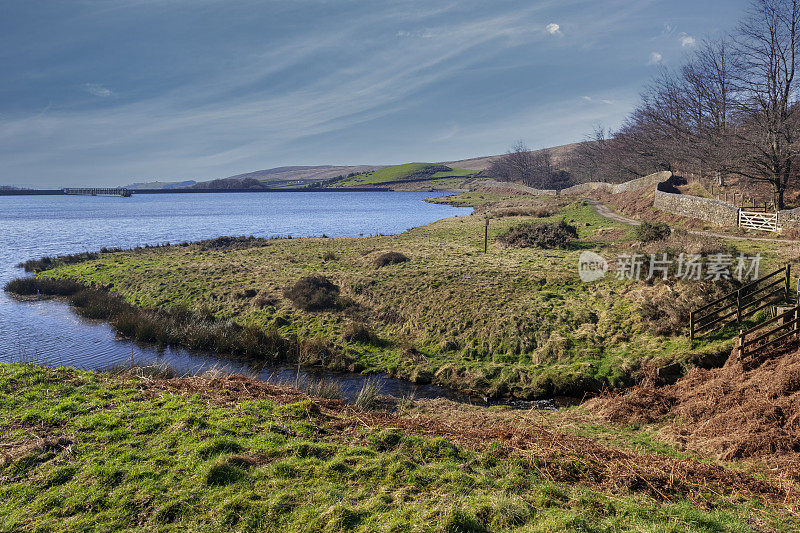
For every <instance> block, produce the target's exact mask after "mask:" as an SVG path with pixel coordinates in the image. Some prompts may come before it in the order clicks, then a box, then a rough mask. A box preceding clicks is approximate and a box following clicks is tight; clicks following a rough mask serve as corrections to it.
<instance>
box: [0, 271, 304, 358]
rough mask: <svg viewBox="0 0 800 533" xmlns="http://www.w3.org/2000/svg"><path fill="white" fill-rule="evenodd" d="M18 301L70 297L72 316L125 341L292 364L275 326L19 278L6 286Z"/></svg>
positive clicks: (289, 346) (291, 346)
mask: <svg viewBox="0 0 800 533" xmlns="http://www.w3.org/2000/svg"><path fill="white" fill-rule="evenodd" d="M5 290H6V292H9V293H12V294H17V295H22V296H38V297H48V296H62V297H68V301H69V303H70V305H71V306H72V307H73V308H74V309H75V311H76V312H77V313H78V314H79V315H81V316H83V317H85V318H91V319H100V320H108V321H109V322H110V323H111V325H112V326H113V327H114V329H115V331H116V332H117V333H118V334H119V335H120V336H121V337H124V338H128V339H133V340H136V341H139V342H146V343H155V344H159V345H164V346H169V345H172V346H184V347H187V348H191V349H197V350H207V351H211V352H214V353H216V354H217V355H220V356H223V357H228V358H231V359H234V360H236V361H242V362H246V363H249V364H256V365H257V364H259V363H265V362H267V361H273V360H278V359H289V360H291V359H296V357H297V353H298V347H297V343H296V342H295V341H290V340H288V339H285V338H283V337H282V336H281V335H280V333H279V332H278V331H277V329H276V328H274V327H268V328H266V329H265V328H260V327H257V326H241V325H239V324H236V323H235V322H232V321H227V320H217V319H214V318H213V317H210V316H208V315H207V314H201V313H193V312H191V311H187V310H186V309H183V308H177V309H175V310H165V309H144V308H138V307H134V306H132V305H130V304H129V303H127V302H125V301H124V300H123V299H122V298H120V297H119V296H117V295H115V294H111V293H109V292H107V291H106V290H104V289H100V288H95V287H87V286H85V285H81V284H80V283H76V282H74V281H70V280H61V279H39V278H20V279H16V280H12V281H10V282H9V283H7V284H6V286H5Z"/></svg>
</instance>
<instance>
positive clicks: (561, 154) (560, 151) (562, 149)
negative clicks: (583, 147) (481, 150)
mask: <svg viewBox="0 0 800 533" xmlns="http://www.w3.org/2000/svg"><path fill="white" fill-rule="evenodd" d="M580 144H581V143H579V142H578V143H570V144H562V145H560V146H553V147H551V148H542V150H550V154H551V155H552V156H553V162H554V163H555V164H556V165H560V164H563V163H564V161H565V160H566V159H567V158H568V157H569V155H571V154H572V152H574V151H575V149H576V148H577V147H578V146H579V145H580ZM542 150H534V151H533V152H534V153H537V152H541V151H542ZM498 157H502V154H498V155H487V156H483V157H473V158H472V159H462V160H460V161H444V162H442V163H440V164H442V165H447V166H448V167H452V168H465V169H470V170H479V171H480V170H486V169H487V168H489V165H491V164H492V161H494V160H495V159H497V158H498Z"/></svg>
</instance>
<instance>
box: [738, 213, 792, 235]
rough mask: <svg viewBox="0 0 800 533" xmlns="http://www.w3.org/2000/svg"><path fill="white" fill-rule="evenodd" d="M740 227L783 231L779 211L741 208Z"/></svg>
mask: <svg viewBox="0 0 800 533" xmlns="http://www.w3.org/2000/svg"><path fill="white" fill-rule="evenodd" d="M739 227H740V228H747V229H758V230H762V231H781V229H782V228H781V225H780V224H779V223H778V213H764V212H760V211H744V210H743V209H740V210H739Z"/></svg>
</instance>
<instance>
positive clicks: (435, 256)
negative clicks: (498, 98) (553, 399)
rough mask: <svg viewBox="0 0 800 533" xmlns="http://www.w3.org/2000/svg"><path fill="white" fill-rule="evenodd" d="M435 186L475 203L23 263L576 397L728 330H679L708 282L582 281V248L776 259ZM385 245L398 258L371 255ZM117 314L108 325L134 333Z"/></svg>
mask: <svg viewBox="0 0 800 533" xmlns="http://www.w3.org/2000/svg"><path fill="white" fill-rule="evenodd" d="M445 201H449V202H454V203H462V204H463V203H470V204H472V205H477V206H478V209H477V210H476V213H475V214H473V215H471V216H467V217H457V218H450V219H445V220H440V221H438V222H435V223H433V224H429V225H427V226H424V227H420V228H415V229H413V230H410V231H407V232H405V233H402V234H400V235H394V236H374V237H362V238H352V239H329V238H303V239H216V240H213V241H206V242H202V243H195V244H183V245H173V246H167V247H159V248H152V249H139V250H135V251H128V252H119V251H117V252H109V253H100V254H99V255H97V256H96V257H94V256H93V257H94V258H91V259H89V260H82V261H80V262H74V263H71V264H68V262H63V263H59V262H57V261H56V262H54V263H53V264H50V265H48V267H53V266H54V265H55V268H49V269H48V270H45V271H43V272H41V273H40V274H39V277H40V278H42V279H69V280H76V281H78V282H80V283H81V284H85V285H93V286H95V287H101V288H103V289H105V290H108V291H111V292H112V293H114V294H116V295H119V296H120V297H121V298H123V299H124V300H125V301H126V303H127V304H130V305H133V306H134V307H137V308H148V309H159V310H164V311H168V312H177V313H187V312H188V313H195V314H200V315H202V316H208V317H212V318H213V319H214V320H217V321H221V322H224V323H232V324H236V325H238V326H237V327H245V328H251V330H252V331H269V332H270V335H275V334H277V335H279V336H280V337H281V338H283V339H290V340H291V341H292V342H293V343H295V345H296V346H297V349H296V350H295V354H294V357H297V358H298V359H300V360H301V362H307V363H313V364H323V365H327V366H330V367H334V368H349V369H351V370H355V371H365V372H372V371H385V372H388V373H390V374H392V375H396V376H400V377H404V378H408V379H411V380H414V381H418V382H428V381H433V382H436V383H439V384H442V385H445V386H449V387H453V388H457V389H460V390H462V391H467V392H471V393H474V394H479V395H484V396H490V397H508V396H513V397H518V398H535V397H543V396H550V395H571V396H578V397H580V396H582V395H584V394H585V393H596V392H599V391H601V390H602V389H604V388H612V389H613V388H622V387H626V386H629V385H631V384H633V383H634V382H635V381H636V380H637V379H638V378H639V377H640V376H641V375H643V373H646V372H649V371H651V370H652V369H653V368H655V367H657V366H660V365H665V364H668V363H673V362H679V363H684V364H688V365H696V364H699V365H701V366H702V365H705V364H709V363H712V362H719V360H720V358H724V357H725V356H727V353H728V352H729V351H730V348H731V346H732V341H730V340H729V337H727V338H726V336H724V335H723V336H722V337H720V338H717V339H715V340H711V341H707V342H705V343H703V344H701V345H700V346H695V348H694V349H692V348H691V347H690V345H689V341H688V339H687V338H686V336H685V334H684V331H683V328H684V327H685V320H686V318H687V317H688V310H689V309H690V308H691V306H692V305H696V304H697V303H698V302H701V301H704V299H707V298H708V297H709V296H710V295H711V294H713V291H715V290H716V291H721V290H724V287H723V288H720V287H716V288H714V287H711V286H709V285H708V284H705V285H704V284H702V283H688V282H687V283H680V282H679V283H660V282H656V283H653V282H645V281H638V282H636V281H630V280H618V279H616V278H615V276H614V275H613V273H610V274H609V275H608V276H607V277H606V278H604V279H602V280H599V281H596V282H593V283H589V284H587V283H583V282H581V281H580V279H579V278H578V275H577V263H578V256H579V254H580V253H581V252H582V251H584V250H593V251H596V252H599V253H601V254H603V255H604V256H606V257H607V258H608V259H609V261H611V262H612V263H613V260H614V257H615V256H616V255H617V254H620V253H631V250H635V251H637V252H638V253H644V254H649V253H650V252H651V251H652V252H655V251H656V250H658V251H662V250H667V251H672V252H674V251H678V250H680V251H684V250H686V251H690V252H691V251H692V250H694V251H695V252H702V253H717V252H720V251H725V252H726V253H728V252H731V253H733V252H738V251H742V252H747V253H754V252H755V251H758V252H759V253H761V254H762V256H763V257H764V259H763V261H762V265H761V268H762V271H764V272H766V270H767V269H768V268H769V267H770V265H772V264H777V262H778V261H779V260H780V258H779V257H778V255H777V252H776V251H775V250H774V248H772V247H771V245H770V243H756V244H753V243H746V244H742V243H737V244H735V245H734V244H731V243H725V242H722V241H720V240H719V239H701V238H698V237H695V236H692V235H688V234H685V233H680V232H675V233H674V234H673V236H672V237H670V238H669V239H668V240H666V241H660V242H657V243H649V244H648V243H642V242H641V241H640V238H639V237H637V235H636V233H635V230H634V229H632V228H631V227H630V226H627V225H624V224H621V223H619V222H615V221H612V220H609V219H607V218H605V217H602V216H600V215H598V214H597V213H596V211H595V210H594V208H593V207H592V206H590V205H587V204H586V203H584V202H582V201H575V200H569V199H558V198H531V197H528V198H513V197H503V196H501V195H498V194H492V193H471V194H467V195H463V196H462V197H448V198H447V199H445ZM486 217H489V220H490V222H489V246H488V253H484V250H483V247H484V226H485V220H486ZM562 220H563V221H565V222H567V223H568V224H570V225H572V226H574V227H575V228H576V233H577V239H575V240H574V242H571V243H569V245H567V246H565V247H556V248H548V249H541V248H536V247H526V248H514V247H508V246H505V245H504V244H503V243H502V242H500V241H499V240H498V237H500V236H501V235H503V234H504V233H506V232H508V231H509V230H510V229H511V228H515V227H519V226H520V225H523V226H524V225H526V224H534V225H537V224H548V223H557V222H559V221H562ZM734 246H737V247H738V248H734ZM392 252H394V253H398V254H400V255H402V256H404V257H405V258H406V259H407V260H404V261H401V262H388V263H387V262H383V261H382V260H381V257H383V256H385V254H387V253H392ZM304 277H323V278H325V279H326V280H327V281H329V282H330V283H331V284H332V285H334V286H335V287H336V291H337V292H336V303H335V305H332V306H330V307H329V308H324V309H312V310H306V309H303V308H299V307H298V306H297V305H295V304H293V302H292V301H291V299H290V298H287V289H289V288H291V287H292V286H293V285H294V284H295V283H297V282H298V280H300V279H302V278H304ZM709 291H711V292H709ZM131 327H134V326H130V325H128V326H126V328H125V329H121V328H119V327H118V330H120V331H122V333H124V334H128V335H129V336H134V337H136V336H137V335H135V334H134V333H135V332H133V331H132V330H131ZM134 329H135V327H134ZM264 356H269V355H268V354H266V355H264V354H262V355H261V357H264ZM254 362H256V363H257V358H255V360H254Z"/></svg>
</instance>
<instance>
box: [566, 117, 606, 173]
mask: <svg viewBox="0 0 800 533" xmlns="http://www.w3.org/2000/svg"><path fill="white" fill-rule="evenodd" d="M606 135H607V134H606V129H605V128H604V127H603V126H602V125H600V124H596V125H595V126H594V127H593V129H592V133H591V134H590V135H589V136H588V137H587V138H586V139H584V141H583V142H582V143H580V144H579V145H578V146H577V148H575V152H574V153H573V154H572V157H571V160H570V165H569V166H570V170H571V171H572V173H573V175H574V176H575V177H576V178H577V180H578V181H580V182H587V181H606V180H607V179H608V176H607V175H606V170H607V169H606V155H607V151H608V150H607V149H608V146H607V145H608V139H607V136H606Z"/></svg>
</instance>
